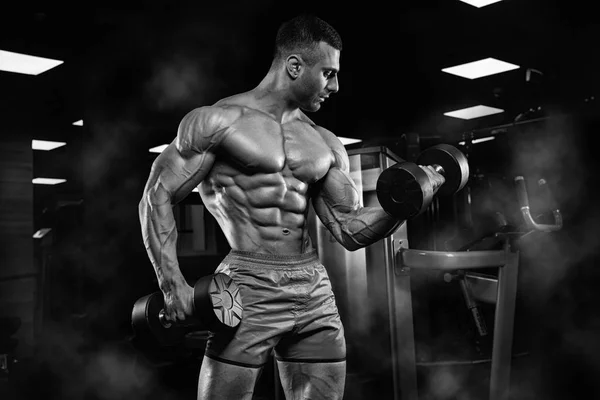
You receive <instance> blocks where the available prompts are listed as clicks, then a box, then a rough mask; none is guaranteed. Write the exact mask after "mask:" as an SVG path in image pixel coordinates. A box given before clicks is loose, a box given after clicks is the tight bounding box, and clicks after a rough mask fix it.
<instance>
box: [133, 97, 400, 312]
mask: <svg viewBox="0 0 600 400" xmlns="http://www.w3.org/2000/svg"><path fill="white" fill-rule="evenodd" d="M252 101H253V100H252V98H251V95H250V94H243V95H238V96H235V97H232V98H228V99H226V100H223V101H221V102H219V103H217V104H216V105H215V106H210V107H201V108H198V109H195V110H193V111H192V112H190V113H189V114H188V115H187V116H185V117H184V119H183V121H182V122H181V124H180V126H179V129H178V133H177V137H176V139H175V140H174V141H173V142H172V143H171V144H170V145H169V146H168V147H167V148H166V149H165V150H164V151H163V153H162V154H160V155H159V156H158V158H157V160H156V161H155V163H154V166H153V168H152V171H151V173H150V179H149V180H148V183H147V185H146V189H145V192H144V193H145V194H144V198H143V199H142V202H140V218H141V220H142V230H143V238H144V243H145V245H146V248H147V249H148V251H149V254H150V257H151V260H152V262H153V265H154V267H155V269H156V272H157V276H158V279H159V284H160V285H161V289H162V290H163V291H165V292H169V288H171V287H172V286H176V285H178V284H182V283H183V281H184V280H183V276H181V273H180V272H179V271H178V270H179V269H178V265H177V256H176V253H175V247H176V240H177V227H176V225H175V220H174V217H173V213H172V209H171V208H172V206H173V204H175V203H177V202H178V201H180V200H181V199H182V198H183V197H184V196H185V195H187V194H188V193H189V192H191V190H192V189H193V188H194V187H196V186H198V188H199V192H200V196H201V197H202V200H203V203H204V205H205V206H206V208H207V209H208V210H209V211H210V212H211V214H212V215H213V216H214V217H215V219H216V220H217V222H218V224H219V226H220V227H221V229H222V230H223V232H224V234H225V236H226V238H227V240H228V242H229V244H230V246H231V248H232V249H236V250H242V251H251V252H258V253H274V254H300V253H304V252H307V251H310V250H311V249H312V246H313V245H312V242H311V238H310V237H309V234H308V223H307V214H308V209H309V201H311V200H312V202H313V206H314V209H315V212H316V214H317V215H318V217H319V218H320V219H321V221H322V222H323V224H324V225H325V226H326V227H327V228H328V229H329V230H330V231H331V233H332V234H333V235H334V237H335V238H336V239H337V240H338V241H339V242H340V243H341V244H342V245H343V246H344V247H345V248H347V249H348V250H356V249H359V248H361V247H364V246H368V245H370V244H372V243H374V242H376V241H378V240H380V239H381V238H383V237H385V236H386V235H389V234H390V233H392V232H393V231H394V230H395V229H396V228H397V227H398V226H399V224H401V223H402V221H399V220H397V219H395V218H392V217H391V216H389V215H388V214H387V213H385V212H384V211H383V210H382V209H381V208H374V207H361V206H360V205H359V197H358V196H359V195H358V192H357V189H356V186H355V185H354V182H353V181H352V179H351V178H350V176H349V168H348V156H347V153H346V151H345V149H344V146H343V145H342V143H341V142H340V141H339V139H337V138H336V137H335V136H334V135H333V134H332V133H331V132H329V131H328V130H326V129H324V128H322V127H319V126H317V125H315V124H314V123H313V122H312V121H311V120H310V119H309V118H308V117H306V116H305V115H304V113H302V112H298V113H297V116H296V117H295V118H292V119H290V120H289V121H286V122H285V123H280V122H278V121H276V120H275V119H273V118H272V117H271V116H269V115H268V114H266V113H264V112H262V111H259V110H257V109H253V108H251V107H249V106H246V105H244V104H251V103H252ZM186 314H187V313H186ZM180 317H183V316H180Z"/></svg>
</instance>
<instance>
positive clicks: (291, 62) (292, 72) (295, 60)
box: [285, 54, 303, 79]
mask: <svg viewBox="0 0 600 400" xmlns="http://www.w3.org/2000/svg"><path fill="white" fill-rule="evenodd" d="M302 66H303V63H302V58H301V57H300V56H299V55H296V54H290V55H289V56H288V58H286V59H285V69H286V71H287V73H288V75H289V76H290V78H292V79H296V78H298V77H299V76H300V72H301V71H302Z"/></svg>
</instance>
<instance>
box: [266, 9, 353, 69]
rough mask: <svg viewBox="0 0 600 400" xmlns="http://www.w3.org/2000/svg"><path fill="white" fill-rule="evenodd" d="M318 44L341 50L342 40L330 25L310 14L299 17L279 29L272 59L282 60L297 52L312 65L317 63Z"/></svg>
mask: <svg viewBox="0 0 600 400" xmlns="http://www.w3.org/2000/svg"><path fill="white" fill-rule="evenodd" d="M319 42H325V43H327V44H328V45H330V46H331V47H333V48H334V49H336V50H339V51H341V50H342V38H341V37H340V35H339V34H338V33H337V31H336V30H335V29H334V28H333V27H332V26H331V25H329V24H328V23H327V22H325V21H323V20H322V19H320V18H318V17H316V16H314V15H311V14H302V15H299V16H297V17H294V18H292V19H290V20H288V21H286V22H284V23H283V24H281V26H280V27H279V30H278V31H277V36H276V38H275V51H274V54H273V58H274V60H283V59H285V57H287V56H288V55H290V54H292V53H294V52H299V53H300V54H301V55H302V56H303V58H304V59H305V61H306V62H307V63H308V64H309V65H314V63H316V62H317V53H316V51H317V48H318V45H319Z"/></svg>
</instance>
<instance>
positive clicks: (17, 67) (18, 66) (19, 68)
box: [0, 50, 63, 75]
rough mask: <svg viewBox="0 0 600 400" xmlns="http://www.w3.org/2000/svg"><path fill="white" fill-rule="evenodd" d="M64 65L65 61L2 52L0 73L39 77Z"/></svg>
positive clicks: (0, 55) (0, 53)
mask: <svg viewBox="0 0 600 400" xmlns="http://www.w3.org/2000/svg"><path fill="white" fill-rule="evenodd" d="M62 63H63V61H61V60H53V59H51V58H43V57H36V56H30V55H27V54H21V53H13V52H12V51H6V50H0V71H7V72H16V73H18V74H25V75H39V74H41V73H42V72H46V71H48V70H49V69H52V68H54V67H56V66H58V65H60V64H62Z"/></svg>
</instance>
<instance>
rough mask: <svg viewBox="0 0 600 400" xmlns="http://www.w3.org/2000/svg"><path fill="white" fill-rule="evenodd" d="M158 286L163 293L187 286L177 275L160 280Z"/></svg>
mask: <svg viewBox="0 0 600 400" xmlns="http://www.w3.org/2000/svg"><path fill="white" fill-rule="evenodd" d="M158 286H159V288H160V290H161V291H162V292H163V293H171V292H173V291H177V290H179V289H180V288H182V287H185V286H187V282H186V281H185V279H184V278H183V276H182V275H180V274H178V275H174V276H170V277H164V278H163V279H161V280H160V282H159V285H158Z"/></svg>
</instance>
